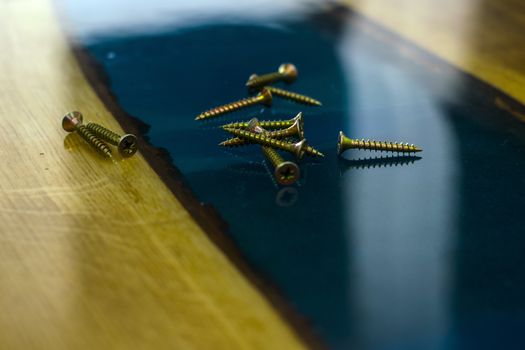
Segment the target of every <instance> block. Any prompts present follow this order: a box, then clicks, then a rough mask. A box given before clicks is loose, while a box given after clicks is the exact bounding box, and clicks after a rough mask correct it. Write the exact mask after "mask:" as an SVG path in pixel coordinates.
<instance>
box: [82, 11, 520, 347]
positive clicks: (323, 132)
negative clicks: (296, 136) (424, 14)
mask: <svg viewBox="0 0 525 350" xmlns="http://www.w3.org/2000/svg"><path fill="white" fill-rule="evenodd" d="M350 21H351V20H350ZM348 28H349V30H350V31H354V32H357V33H356V34H359V35H356V37H355V39H348V38H347V39H344V40H343V34H342V33H343V31H328V32H327V31H323V30H322V26H321V27H319V26H318V23H317V24H316V22H315V21H311V20H309V19H304V20H302V21H298V22H290V23H281V26H280V27H271V28H270V27H263V26H247V25H243V26H240V25H212V24H210V25H209V26H203V27H198V28H188V29H176V30H173V31H167V32H163V33H159V34H155V35H134V36H129V37H112V36H111V35H108V36H107V37H100V38H99V39H98V40H97V41H94V42H90V43H89V44H86V47H85V48H86V49H87V50H88V52H89V54H90V55H92V56H93V57H94V58H95V59H96V60H97V61H98V62H99V63H100V64H102V66H103V68H104V70H105V73H106V74H107V75H108V76H109V78H110V88H111V90H112V92H113V93H114V94H115V95H116V97H117V98H118V101H119V103H120V105H121V107H122V108H123V109H124V111H126V112H127V113H129V114H130V115H133V116H135V117H137V118H139V119H141V120H143V121H144V122H146V123H147V124H149V125H151V129H150V132H149V134H148V137H149V138H150V140H151V143H152V144H153V145H155V146H158V147H163V148H165V149H167V150H168V151H169V153H170V155H171V157H172V158H173V161H174V164H175V165H176V166H177V167H178V169H180V171H181V172H182V174H183V176H184V178H185V180H186V182H187V183H188V184H189V186H190V187H191V189H192V190H193V191H194V193H195V195H196V196H197V197H198V198H199V200H201V201H202V202H207V203H211V204H212V205H213V206H214V207H215V208H216V209H217V210H218V211H219V213H220V214H221V215H222V217H223V218H224V219H225V220H226V221H227V222H228V224H229V231H228V234H229V235H230V236H231V237H232V238H233V239H234V241H235V242H236V243H237V245H238V247H239V248H240V249H241V251H242V253H243V254H244V255H245V256H246V258H247V260H248V262H249V263H250V264H251V266H253V268H254V269H255V270H256V271H257V272H258V273H260V274H261V275H262V276H264V277H265V278H266V279H267V280H269V281H271V283H272V284H274V285H275V286H276V287H277V288H278V289H279V290H280V291H281V293H282V294H283V295H284V297H285V298H286V299H287V300H288V301H289V303H290V304H291V305H292V307H293V308H294V309H296V310H297V311H298V312H299V313H300V314H302V315H303V316H304V317H306V318H307V319H308V320H309V321H310V322H311V324H312V326H313V328H314V330H315V331H316V332H317V333H318V334H319V335H320V336H321V338H323V339H324V340H325V341H326V342H327V343H328V344H329V345H330V346H331V347H333V348H334V349H346V348H354V349H381V350H382V349H385V350H387V349H388V350H390V349H392V350H393V349H404V350H406V349H455V348H458V349H495V348H504V349H523V348H525V338H524V335H523V330H524V329H525V299H524V298H523V295H524V293H525V279H524V278H523V275H524V273H523V271H524V268H525V254H524V251H525V250H524V248H525V229H524V224H525V218H524V215H523V213H522V212H523V205H522V203H523V198H524V197H523V196H524V194H525V182H524V180H523V179H525V148H524V145H523V140H524V138H523V137H522V135H524V132H523V127H522V126H520V125H519V123H516V122H514V121H513V119H512V117H511V116H510V115H508V114H507V113H504V112H502V111H500V110H497V109H496V108H494V107H493V106H492V102H491V101H490V97H489V96H487V95H484V94H482V93H479V94H478V93H476V92H475V91H473V90H475V89H476V87H477V85H476V84H474V83H472V82H468V81H462V80H458V81H457V85H455V86H452V87H450V86H448V85H447V84H449V80H447V78H448V77H447V76H446V75H445V74H441V73H439V72H437V73H436V72H433V71H431V70H428V69H426V67H425V66H424V65H419V64H416V63H415V62H412V61H410V60H409V59H407V58H406V57H403V56H401V55H400V54H399V53H398V52H397V51H396V50H393V49H392V48H391V47H390V46H388V45H387V44H385V43H384V42H379V41H376V39H374V38H373V37H371V36H368V35H367V34H363V33H361V32H359V30H358V29H355V28H353V27H352V26H351V24H348ZM345 53H347V54H345ZM348 53H349V54H348ZM343 60H349V61H351V63H350V64H349V63H348V61H343ZM282 62H293V63H295V64H296V65H297V67H298V68H299V78H298V80H297V82H296V83H294V84H293V85H290V86H289V88H290V89H293V90H294V91H298V92H302V93H305V94H308V95H311V96H313V97H315V98H317V99H319V100H321V101H322V102H323V106H322V107H321V108H314V107H305V106H300V105H296V104H293V103H291V102H288V101H282V100H278V99H275V103H274V106H273V107H272V108H271V109H267V108H257V107H256V108H252V109H250V110H245V111H239V112H236V113H234V114H232V115H231V116H228V117H224V118H221V119H220V120H219V121H212V122H201V123H199V122H196V121H194V118H195V116H196V115H198V114H199V113H200V112H202V111H204V110H206V109H209V108H210V107H213V106H215V105H220V104H223V103H225V102H229V101H232V100H235V99H238V98H243V97H245V96H246V94H247V92H246V89H245V87H244V83H245V81H246V79H247V77H248V76H249V75H250V74H252V73H255V72H256V73H263V72H268V71H273V70H275V68H276V67H277V66H278V65H279V64H280V63H282ZM283 87H286V85H283ZM299 111H303V112H304V114H305V119H306V133H307V138H308V140H309V142H310V143H311V144H312V145H313V146H315V147H316V148H318V149H320V150H321V151H322V152H324V153H325V154H326V158H325V159H322V160H315V159H311V158H309V159H305V160H304V161H303V162H302V163H301V171H302V173H303V177H302V179H301V181H300V183H299V185H297V186H292V187H288V188H281V187H279V186H277V185H276V184H275V183H274V181H273V179H272V177H271V175H270V173H271V171H269V169H268V166H267V165H266V164H265V163H264V161H263V158H262V156H261V154H260V152H259V149H258V147H257V146H249V147H245V148H238V149H223V148H220V147H218V146H217V144H218V143H219V142H220V141H222V140H223V139H224V138H226V137H227V135H226V134H225V133H224V132H222V131H221V130H220V129H219V128H218V127H217V126H219V125H220V124H221V123H223V122H229V121H234V120H247V119H249V118H250V117H253V116H257V117H258V118H259V119H277V118H291V117H293V116H294V115H295V114H296V113H297V112H299ZM434 128H436V130H434ZM437 129H439V130H437ZM339 130H345V132H346V133H347V134H348V135H350V136H356V137H364V138H374V137H375V138H387V139H388V138H390V139H395V138H401V141H405V140H406V141H408V142H410V143H412V142H413V143H416V144H418V145H420V146H422V147H423V148H424V152H423V154H422V156H423V159H421V160H419V161H416V162H414V164H411V165H404V166H391V167H387V168H376V169H355V168H352V167H351V166H349V164H351V163H348V162H345V161H344V160H341V159H339V158H338V157H337V155H336V152H335V144H336V139H337V133H338V131H339ZM370 133H371V134H370ZM363 155H366V156H373V154H364V153H352V152H349V153H348V154H346V155H345V157H347V158H358V157H362V156H363ZM440 189H442V190H440ZM441 237H445V238H441ZM390 240H391V241H390ZM390 247H391V249H390ZM434 254H435V257H432V258H429V255H431V256H434ZM396 256H397V257H398V258H395V257H396ZM392 257H394V258H392ZM406 257H410V258H406ZM399 261H401V262H400V263H397V262H399ZM404 261H406V263H405V262H404ZM434 285H435V286H436V288H434V287H433V286H434ZM435 290H438V291H435ZM434 294H435V295H434ZM407 295H409V296H410V297H407ZM433 303H436V304H435V305H438V304H439V305H438V306H435V305H432V304H433ZM398 307H399V308H401V309H400V310H399V309H398ZM441 313H443V315H441Z"/></svg>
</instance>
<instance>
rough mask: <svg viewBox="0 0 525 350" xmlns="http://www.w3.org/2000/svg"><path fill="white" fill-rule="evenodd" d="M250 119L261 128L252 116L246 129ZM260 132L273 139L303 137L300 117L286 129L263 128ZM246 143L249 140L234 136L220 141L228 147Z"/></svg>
mask: <svg viewBox="0 0 525 350" xmlns="http://www.w3.org/2000/svg"><path fill="white" fill-rule="evenodd" d="M299 114H300V113H299ZM252 121H254V122H257V126H258V127H259V128H260V129H262V128H261V127H260V126H259V125H260V124H259V121H258V120H257V118H253V119H252V120H250V121H249V122H248V126H247V129H248V130H251V129H250V125H251V123H252ZM262 133H264V135H265V136H267V137H271V138H273V139H283V138H285V137H290V136H297V137H298V138H299V139H301V140H302V139H304V130H303V124H302V123H301V120H300V119H297V120H296V121H295V123H293V124H292V125H290V126H289V127H288V128H286V129H281V130H273V131H266V130H265V131H264V132H261V134H262ZM246 144H249V142H248V141H246V140H245V139H242V138H239V137H234V138H231V139H228V140H226V141H223V142H221V143H220V145H221V146H228V147H235V146H242V145H246Z"/></svg>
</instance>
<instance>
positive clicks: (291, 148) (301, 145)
mask: <svg viewBox="0 0 525 350" xmlns="http://www.w3.org/2000/svg"><path fill="white" fill-rule="evenodd" d="M224 130H226V131H228V132H229V133H230V134H232V135H235V136H238V137H242V138H244V139H246V140H248V141H251V142H252V143H257V144H259V145H263V146H268V147H273V148H279V149H282V150H283V151H287V152H290V153H293V154H295V155H296V157H297V158H299V159H301V158H302V157H303V155H304V152H305V148H306V140H305V139H303V140H301V141H299V142H297V143H290V142H285V141H281V140H276V139H272V138H270V137H267V136H265V135H262V134H256V133H254V132H251V131H248V130H242V129H230V128H225V129H224Z"/></svg>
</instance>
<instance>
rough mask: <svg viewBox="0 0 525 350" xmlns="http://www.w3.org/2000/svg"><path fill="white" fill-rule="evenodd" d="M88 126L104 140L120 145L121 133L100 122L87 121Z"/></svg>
mask: <svg viewBox="0 0 525 350" xmlns="http://www.w3.org/2000/svg"><path fill="white" fill-rule="evenodd" d="M86 128H87V129H88V130H89V131H91V132H92V133H93V134H95V136H97V137H99V138H101V139H102V140H104V141H107V142H109V143H110V144H112V145H115V146H118V143H119V141H120V135H119V134H117V133H115V132H113V131H111V130H109V129H107V128H105V127H103V126H102V125H100V124H97V123H92V122H89V123H87V124H86Z"/></svg>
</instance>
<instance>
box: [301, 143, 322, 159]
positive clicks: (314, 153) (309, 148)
mask: <svg viewBox="0 0 525 350" xmlns="http://www.w3.org/2000/svg"><path fill="white" fill-rule="evenodd" d="M304 151H305V152H306V153H308V154H309V155H311V156H316V157H324V154H323V153H321V152H320V151H318V150H316V149H315V148H313V147H312V146H306V147H305V148H304Z"/></svg>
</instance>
